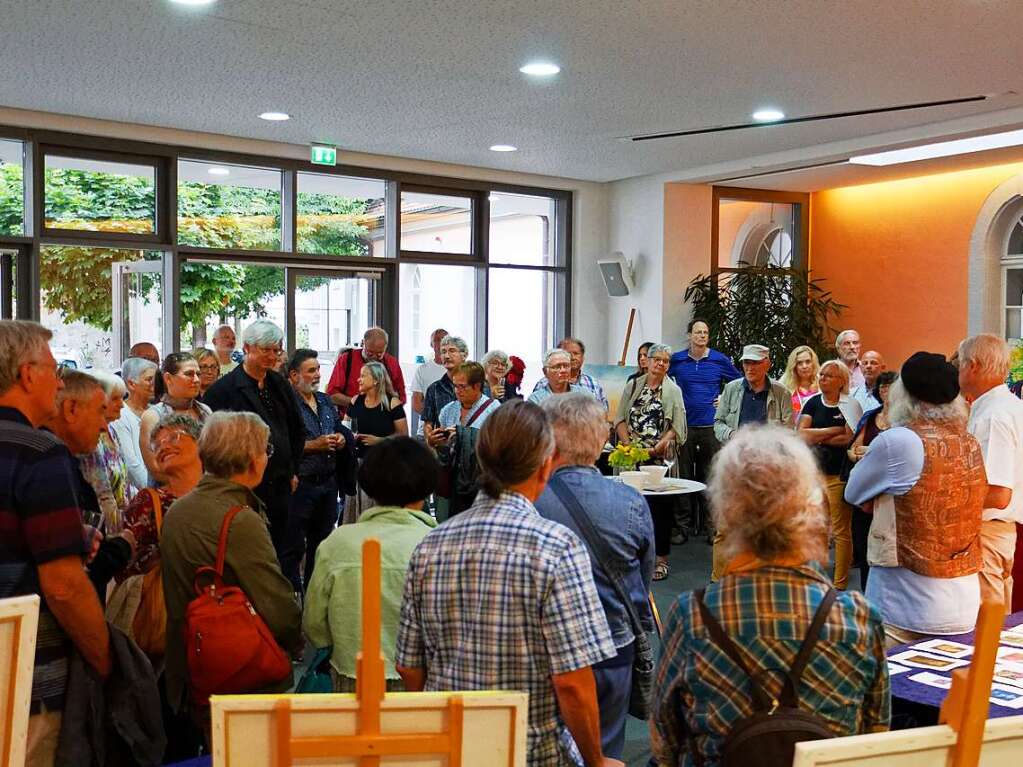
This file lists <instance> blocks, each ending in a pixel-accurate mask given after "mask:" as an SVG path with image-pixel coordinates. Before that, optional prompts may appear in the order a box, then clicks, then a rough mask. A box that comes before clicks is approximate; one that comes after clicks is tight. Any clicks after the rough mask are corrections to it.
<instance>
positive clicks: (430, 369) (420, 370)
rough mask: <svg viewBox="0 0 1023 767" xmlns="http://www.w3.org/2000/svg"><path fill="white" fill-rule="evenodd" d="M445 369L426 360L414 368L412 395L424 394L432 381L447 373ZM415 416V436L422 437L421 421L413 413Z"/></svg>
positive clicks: (417, 415)
mask: <svg viewBox="0 0 1023 767" xmlns="http://www.w3.org/2000/svg"><path fill="white" fill-rule="evenodd" d="M447 372H448V371H447V368H445V367H444V366H443V365H438V364H437V363H436V362H434V361H433V360H427V361H426V362H424V363H423V364H422V365H420V366H419V367H417V368H416V374H415V375H414V376H413V377H412V387H411V389H412V393H413V394H415V393H416V392H419V393H420V394H426V390H427V389H429V388H430V384H432V383H433V382H434V381H439V380H440V379H441V378H443V377H444V374H445V373H447ZM413 414H414V415H415V416H416V417H415V421H416V436H422V435H423V419H422V417H421V416H420V415H419V414H418V413H415V412H413Z"/></svg>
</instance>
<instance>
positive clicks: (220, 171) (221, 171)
mask: <svg viewBox="0 0 1023 767" xmlns="http://www.w3.org/2000/svg"><path fill="white" fill-rule="evenodd" d="M206 172H207V173H209V174H210V175H211V176H230V175H231V171H229V170H228V169H227V168H221V167H220V166H219V165H214V166H213V167H212V168H210V169H209V170H208V171H206Z"/></svg>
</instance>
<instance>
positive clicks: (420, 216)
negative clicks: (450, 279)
mask: <svg viewBox="0 0 1023 767" xmlns="http://www.w3.org/2000/svg"><path fill="white" fill-rule="evenodd" d="M401 249H402V250H409V251H418V252H420V253H457V254H466V255H468V254H470V253H472V200H471V199H470V198H468V197H455V196H453V195H439V194H421V193H418V192H402V193H401Z"/></svg>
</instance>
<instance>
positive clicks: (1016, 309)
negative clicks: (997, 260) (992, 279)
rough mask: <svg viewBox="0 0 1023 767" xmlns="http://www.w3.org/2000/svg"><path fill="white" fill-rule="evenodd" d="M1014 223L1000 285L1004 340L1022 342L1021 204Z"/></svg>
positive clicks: (1022, 266) (1003, 258)
mask: <svg viewBox="0 0 1023 767" xmlns="http://www.w3.org/2000/svg"><path fill="white" fill-rule="evenodd" d="M1017 207H1018V211H1017V212H1016V214H1015V218H1016V221H1015V223H1014V224H1013V225H1012V226H1011V227H1010V228H1009V237H1008V240H1007V241H1006V246H1005V255H1004V256H1003V257H1002V283H1003V284H1004V285H1005V290H1004V291H1003V295H1002V297H1003V299H1004V304H1003V308H1004V312H1005V338H1006V340H1007V341H1013V342H1017V343H1018V342H1019V341H1020V340H1023V204H1020V205H1017Z"/></svg>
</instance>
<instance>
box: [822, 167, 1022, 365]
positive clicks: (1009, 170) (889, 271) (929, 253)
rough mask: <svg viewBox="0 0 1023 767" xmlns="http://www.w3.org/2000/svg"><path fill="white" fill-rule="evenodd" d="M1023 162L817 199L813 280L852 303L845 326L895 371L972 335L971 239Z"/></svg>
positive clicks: (861, 188) (852, 189) (858, 188)
mask: <svg viewBox="0 0 1023 767" xmlns="http://www.w3.org/2000/svg"><path fill="white" fill-rule="evenodd" d="M1019 173H1023V163H1015V164H1012V165H998V166H994V167H989V168H980V169H975V170H967V171H958V172H955V173H943V174H938V175H933V176H920V177H917V178H911V179H904V180H901V181H889V182H884V183H879V184H866V185H864V186H852V187H844V188H840V189H829V190H827V191H823V192H816V193H814V194H813V196H812V198H811V206H810V266H811V269H812V271H813V276H814V277H821V278H824V279H826V280H827V282H826V283H825V287H826V288H827V289H829V290H831V291H832V292H833V293H834V295H835V298H836V299H837V300H838V301H840V302H841V303H844V304H847V305H848V307H849V308H848V309H846V310H845V312H843V314H842V318H841V319H840V320H839V324H840V325H841V326H842V327H851V328H856V329H857V330H858V331H859V332H860V336H861V337H862V339H863V349H864V351H866V350H867V349H876V350H878V351H880V352H881V354H882V355H884V357H885V359H886V360H887V362H888V366H889V367H890V368H894V367H898V366H900V365H901V364H902V362H903V361H904V360H905V359H906V357H908V356H909V355H910V354H912V353H913V352H914V351H918V350H920V349H926V350H928V351H936V352H942V353H944V354H950V353H951V352H952V351H953V350H954V349H955V347H956V345H957V344H958V343H959V341H961V340H962V339H963V338H964V337H965V336H966V324H967V263H968V260H969V242H970V236H971V234H972V232H973V228H974V225H975V224H976V220H977V214H978V213H979V212H980V208H981V206H982V205H983V204H984V201H985V200H986V199H987V197H988V195H990V194H991V192H992V191H993V190H994V189H995V187H997V186H998V185H999V184H1001V183H1002V182H1003V181H1005V180H1006V179H1008V178H1011V177H1012V176H1014V175H1016V174H1019Z"/></svg>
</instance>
